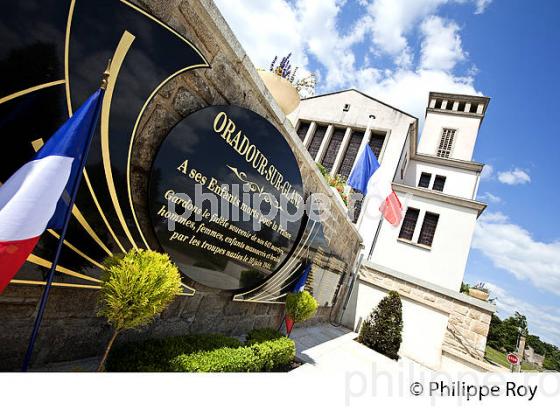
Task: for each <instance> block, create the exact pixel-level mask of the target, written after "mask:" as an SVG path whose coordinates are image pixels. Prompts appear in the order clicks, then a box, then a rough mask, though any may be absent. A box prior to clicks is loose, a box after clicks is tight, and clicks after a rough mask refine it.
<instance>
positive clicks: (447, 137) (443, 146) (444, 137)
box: [437, 128, 456, 158]
mask: <svg viewBox="0 0 560 410" xmlns="http://www.w3.org/2000/svg"><path fill="white" fill-rule="evenodd" d="M455 131H456V130H452V129H450V128H444V129H443V132H442V134H441V140H440V141H439V146H438V150H437V156H438V157H441V158H449V156H450V155H451V148H453V140H454V139H455Z"/></svg>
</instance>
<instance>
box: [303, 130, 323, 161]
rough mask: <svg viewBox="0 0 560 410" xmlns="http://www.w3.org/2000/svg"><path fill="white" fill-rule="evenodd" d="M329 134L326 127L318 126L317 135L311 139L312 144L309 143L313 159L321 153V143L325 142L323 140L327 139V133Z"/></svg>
mask: <svg viewBox="0 0 560 410" xmlns="http://www.w3.org/2000/svg"><path fill="white" fill-rule="evenodd" d="M326 132H327V126H326V125H318V126H317V129H316V130H315V133H314V134H313V138H311V142H310V143H309V148H308V149H307V150H308V151H309V154H311V158H313V159H315V157H316V156H317V153H318V152H319V148H321V143H322V142H323V138H325V133H326Z"/></svg>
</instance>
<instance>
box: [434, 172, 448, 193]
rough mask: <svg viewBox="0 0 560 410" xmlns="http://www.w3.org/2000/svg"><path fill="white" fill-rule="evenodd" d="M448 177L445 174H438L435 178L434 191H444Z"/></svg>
mask: <svg viewBox="0 0 560 410" xmlns="http://www.w3.org/2000/svg"><path fill="white" fill-rule="evenodd" d="M445 180H446V178H445V177H444V176H443V175H436V177H435V178H434V185H432V189H433V190H434V191H440V192H443V187H444V186H445Z"/></svg>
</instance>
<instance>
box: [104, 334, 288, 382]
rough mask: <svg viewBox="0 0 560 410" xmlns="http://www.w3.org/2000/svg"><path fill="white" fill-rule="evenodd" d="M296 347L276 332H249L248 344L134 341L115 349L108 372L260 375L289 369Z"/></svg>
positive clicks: (210, 337)
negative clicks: (241, 373)
mask: <svg viewBox="0 0 560 410" xmlns="http://www.w3.org/2000/svg"><path fill="white" fill-rule="evenodd" d="M294 357H295V344H294V342H293V341H292V340H291V339H288V338H287V337H284V336H282V334H280V333H279V332H277V331H275V330H274V329H257V330H254V331H252V332H249V334H248V335H247V342H246V344H245V345H243V344H242V343H241V342H240V341H239V340H237V339H235V338H232V337H227V336H223V335H219V334H206V335H204V334H203V335H187V336H178V337H170V338H165V339H151V340H147V341H144V342H131V343H126V344H123V345H121V346H118V347H116V348H115V349H114V350H113V351H112V352H111V354H110V356H109V359H108V361H107V366H106V369H107V371H117V372H119V371H120V372H127V371H128V372H158V371H181V372H259V371H275V370H282V369H285V368H288V367H289V366H290V364H291V363H292V362H293V361H294Z"/></svg>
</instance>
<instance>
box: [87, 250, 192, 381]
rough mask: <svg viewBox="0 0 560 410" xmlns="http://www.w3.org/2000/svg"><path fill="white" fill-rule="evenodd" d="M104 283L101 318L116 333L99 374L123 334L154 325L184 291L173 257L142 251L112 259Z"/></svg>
mask: <svg viewBox="0 0 560 410" xmlns="http://www.w3.org/2000/svg"><path fill="white" fill-rule="evenodd" d="M102 281H103V283H102V285H101V291H100V295H99V300H100V309H99V312H98V316H103V317H105V318H106V319H107V322H109V324H110V325H111V326H112V327H113V329H114V332H113V335H112V336H111V339H110V340H109V343H108V344H107V348H106V349H105V353H104V354H103V358H102V359H101V363H100V364H99V367H98V369H97V370H98V371H101V370H103V368H104V366H105V361H106V360H107V356H108V355H109V351H110V350H111V346H112V345H113V343H114V341H115V339H116V337H117V335H118V334H119V333H120V332H122V331H123V330H126V329H134V328H137V327H140V326H144V325H146V324H148V323H150V322H151V321H152V320H153V318H154V317H155V316H156V315H157V314H159V313H161V312H162V311H163V310H164V309H165V308H166V307H167V306H169V304H170V303H171V302H172V301H173V299H174V298H175V296H176V295H177V294H178V293H179V292H180V290H181V276H180V274H179V270H178V269H177V267H176V266H175V265H174V264H173V263H171V261H170V260H169V256H167V255H164V254H160V253H158V252H154V251H148V250H142V249H137V250H135V249H133V250H131V251H129V252H128V253H127V254H126V255H124V256H123V257H111V258H108V259H107V260H106V261H105V274H104V275H103V277H102Z"/></svg>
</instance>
